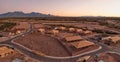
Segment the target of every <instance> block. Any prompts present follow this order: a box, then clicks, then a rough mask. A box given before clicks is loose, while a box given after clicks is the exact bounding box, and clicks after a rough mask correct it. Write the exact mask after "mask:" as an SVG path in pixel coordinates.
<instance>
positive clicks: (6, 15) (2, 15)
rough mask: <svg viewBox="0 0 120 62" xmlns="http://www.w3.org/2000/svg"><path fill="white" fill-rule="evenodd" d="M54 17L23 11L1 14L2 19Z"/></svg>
mask: <svg viewBox="0 0 120 62" xmlns="http://www.w3.org/2000/svg"><path fill="white" fill-rule="evenodd" d="M53 16H54V15H51V14H43V13H38V12H31V13H24V12H21V11H15V12H7V13H3V14H0V18H2V17H53Z"/></svg>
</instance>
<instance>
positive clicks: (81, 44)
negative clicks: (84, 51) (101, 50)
mask: <svg viewBox="0 0 120 62" xmlns="http://www.w3.org/2000/svg"><path fill="white" fill-rule="evenodd" d="M71 44H72V46H74V47H75V48H83V47H87V46H91V45H94V43H93V42H89V41H87V40H83V41H79V42H73V43H71Z"/></svg>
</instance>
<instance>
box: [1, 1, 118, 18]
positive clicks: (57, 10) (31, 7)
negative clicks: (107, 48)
mask: <svg viewBox="0 0 120 62" xmlns="http://www.w3.org/2000/svg"><path fill="white" fill-rule="evenodd" d="M14 11H23V12H25V13H29V12H40V13H45V14H52V15H58V16H115V17H120V0H0V13H6V12H14Z"/></svg>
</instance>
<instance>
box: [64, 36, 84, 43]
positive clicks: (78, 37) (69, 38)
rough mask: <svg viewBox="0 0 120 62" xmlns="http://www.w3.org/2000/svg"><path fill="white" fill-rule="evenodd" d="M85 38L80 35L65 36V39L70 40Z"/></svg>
mask: <svg viewBox="0 0 120 62" xmlns="http://www.w3.org/2000/svg"><path fill="white" fill-rule="evenodd" d="M82 39H83V38H82V37H80V36H69V37H65V40H66V41H68V42H70V41H76V40H82Z"/></svg>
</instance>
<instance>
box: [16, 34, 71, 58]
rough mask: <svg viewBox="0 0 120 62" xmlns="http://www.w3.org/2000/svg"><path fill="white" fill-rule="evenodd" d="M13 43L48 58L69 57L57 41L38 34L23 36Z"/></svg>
mask: <svg viewBox="0 0 120 62" xmlns="http://www.w3.org/2000/svg"><path fill="white" fill-rule="evenodd" d="M15 42H17V43H19V44H22V45H24V46H25V47H27V48H30V49H33V50H36V51H40V52H42V53H44V54H46V55H50V56H60V57H62V56H69V54H68V53H67V52H66V50H65V49H64V48H63V46H61V44H60V43H59V42H58V40H56V39H54V38H51V37H49V36H46V35H41V34H40V33H38V32H37V33H33V34H28V35H25V36H24V37H21V38H19V39H16V40H15Z"/></svg>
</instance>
